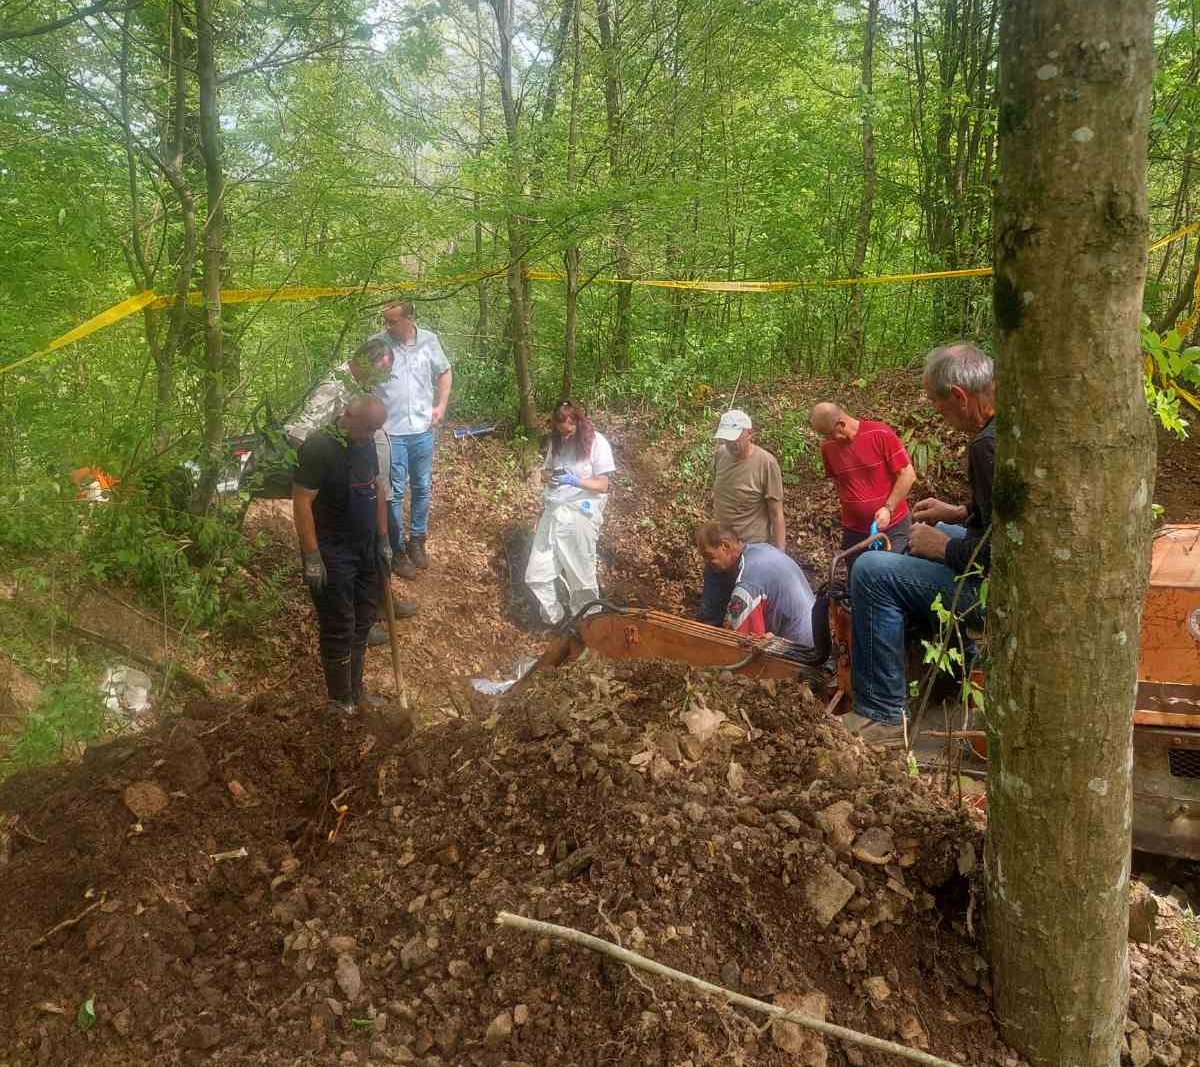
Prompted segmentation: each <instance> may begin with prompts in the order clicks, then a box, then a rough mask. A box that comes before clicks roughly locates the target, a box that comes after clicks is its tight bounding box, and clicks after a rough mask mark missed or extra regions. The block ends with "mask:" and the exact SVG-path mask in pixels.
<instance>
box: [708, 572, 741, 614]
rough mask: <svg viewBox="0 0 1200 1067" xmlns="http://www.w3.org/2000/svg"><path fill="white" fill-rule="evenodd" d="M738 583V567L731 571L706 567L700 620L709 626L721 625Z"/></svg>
mask: <svg viewBox="0 0 1200 1067" xmlns="http://www.w3.org/2000/svg"><path fill="white" fill-rule="evenodd" d="M736 585H737V568H736V567H735V568H734V569H733V570H731V571H714V570H713V569H712V568H711V567H705V568H704V592H703V593H702V594H701V600H700V621H701V622H706V623H708V625H709V626H721V625H722V624H723V623H724V622H725V610H726V608H728V607H729V598H730V597H731V596H733V590H734V587H735V586H736Z"/></svg>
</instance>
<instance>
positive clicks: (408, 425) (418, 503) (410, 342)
mask: <svg viewBox="0 0 1200 1067" xmlns="http://www.w3.org/2000/svg"><path fill="white" fill-rule="evenodd" d="M383 321H384V323H385V324H386V327H387V328H386V329H384V330H383V331H382V332H380V333H377V334H375V335H374V337H372V338H371V340H372V341H377V340H378V341H383V342H385V343H387V344H388V345H390V346H391V349H392V373H391V377H390V378H388V379H387V380H386V381H385V382H384V383H383V384H382V385H380V386H379V387H378V388H377V389H376V390H375V394H376V396H378V397H379V399H380V400H382V401H383V404H384V407H385V408H386V409H387V421H386V422H385V423H384V424H383V428H384V430H385V431H386V432H387V435H388V439H389V440H390V441H391V446H392V457H391V458H392V462H391V482H392V499H391V502H390V504H389V513H390V522H389V532H390V534H391V540H392V550H393V552H394V556H393V564H392V569H393V570H394V571H395V573H396V574H398V575H400V576H401V577H402V578H415V577H416V575H417V571H418V570H424V569H425V568H426V567H427V566H429V557H428V556H427V555H426V552H425V535H426V531H427V530H428V525H429V502H430V499H431V497H432V496H433V444H434V439H435V437H436V435H437V428H438V426H440V425H441V423H442V419H444V418H445V416H446V404H447V403H448V402H449V400H450V386H451V382H452V380H453V375H452V373H451V371H450V361H449V360H448V359H447V358H446V353H445V352H443V351H442V343H441V342H440V341H439V340H438V336H437V334H436V333H433V332H432V331H431V330H422V329H419V328H418V326H417V321H416V312H415V311H414V309H413V305H412V301H410V300H399V301H395V302H393V303H391V304H388V306H387V307H385V308H384V309H383ZM410 481H411V483H412V505H411V507H410V512H411V516H410V518H411V522H410V525H409V533H408V535H407V536H406V533H405V524H404V493H405V491H406V490H407V488H408V484H409V482H410Z"/></svg>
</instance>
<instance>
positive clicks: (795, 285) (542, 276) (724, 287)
mask: <svg viewBox="0 0 1200 1067" xmlns="http://www.w3.org/2000/svg"><path fill="white" fill-rule="evenodd" d="M991 273H992V268H991V267H970V268H968V269H965V270H935V271H928V272H926V273H923V274H867V275H863V276H862V277H859V278H818V279H812V280H804V281H793V282H736V281H682V280H681V281H671V280H665V279H662V278H593V279H592V281H591V284H593V285H641V286H645V287H647V288H652V289H692V290H695V291H697V292H705V293H781V292H786V291H788V290H792V289H813V288H822V287H826V286H837V285H893V284H895V283H897V282H923V281H928V280H929V279H932V278H984V277H987V276H988V275H990V274H991ZM528 276H529V278H530V280H531V281H537V282H561V281H566V275H565V274H561V273H559V272H558V271H552V270H531V271H529V272H528Z"/></svg>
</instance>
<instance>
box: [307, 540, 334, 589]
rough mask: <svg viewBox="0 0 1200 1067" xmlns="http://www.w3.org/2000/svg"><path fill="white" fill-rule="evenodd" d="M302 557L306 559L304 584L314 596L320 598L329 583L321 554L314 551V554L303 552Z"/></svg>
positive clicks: (317, 550) (316, 550)
mask: <svg viewBox="0 0 1200 1067" xmlns="http://www.w3.org/2000/svg"><path fill="white" fill-rule="evenodd" d="M301 556H302V558H303V559H304V584H305V585H307V586H308V590H309V592H310V593H312V594H313V596H320V594H321V593H322V591H323V590H324V589H325V583H326V582H328V581H329V575H328V574H327V573H326V571H325V561H324V560H323V559H322V558H321V552H320V550H319V549H314V550H313V551H312V552H302V553H301Z"/></svg>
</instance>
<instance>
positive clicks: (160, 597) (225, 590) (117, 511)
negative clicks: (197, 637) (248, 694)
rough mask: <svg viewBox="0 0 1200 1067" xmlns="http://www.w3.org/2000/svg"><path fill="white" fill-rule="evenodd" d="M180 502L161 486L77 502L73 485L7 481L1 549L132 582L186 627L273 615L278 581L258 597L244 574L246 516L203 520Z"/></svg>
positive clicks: (102, 579)
mask: <svg viewBox="0 0 1200 1067" xmlns="http://www.w3.org/2000/svg"><path fill="white" fill-rule="evenodd" d="M179 503H180V501H178V500H176V499H173V498H172V496H171V493H170V492H169V491H167V490H164V486H163V483H162V482H155V481H148V482H147V483H146V484H143V485H137V484H132V483H131V484H129V485H120V486H118V487H117V490H115V491H114V493H113V498H112V500H111V501H109V502H106V503H89V502H87V501H82V500H78V499H77V498H76V490H75V487H74V486H73V485H71V484H70V483H69V482H67V481H65V480H63V481H57V480H54V479H48V478H43V479H36V480H32V481H27V482H17V483H9V484H8V485H4V486H0V514H3V515H5V516H6V521H4V522H2V523H0V547H3V548H8V549H11V550H17V551H21V552H24V553H36V554H38V555H40V554H43V553H44V552H45V549H46V546H48V545H49V546H53V547H54V550H55V552H57V553H62V554H63V555H65V556H66V557H68V558H69V560H70V561H71V574H72V577H73V578H76V579H79V578H84V579H90V580H93V581H95V582H97V583H100V584H104V583H106V582H116V583H124V582H132V583H133V584H134V585H136V586H138V587H139V588H140V589H142V590H143V591H144V592H145V593H146V595H147V597H148V598H149V599H150V600H151V602H153V603H155V604H159V603H163V602H164V601H165V603H166V606H167V608H168V611H169V614H170V615H171V616H172V618H173V619H174V620H175V621H176V625H178V626H179V627H180V628H182V629H185V630H186V629H191V628H204V627H210V626H219V625H222V623H223V621H224V620H223V613H224V612H225V611H227V610H228V612H229V613H230V614H229V620H228V621H229V622H230V624H231V625H244V624H247V623H248V622H249V620H251V619H254V618H263V617H265V615H266V613H268V612H269V611H270V610H271V607H272V605H277V604H278V603H279V593H278V587H279V584H280V582H279V579H278V578H276V579H274V580H273V581H271V582H268V583H267V584H266V585H265V586H263V587H262V588H260V589H255V590H251V589H250V588H249V587H248V585H247V583H246V582H245V580H244V578H243V577H242V576H241V574H240V568H241V567H242V565H244V563H245V562H246V561H247V559H248V558H249V556H250V553H251V551H252V549H253V546H252V545H251V544H250V543H249V542H248V541H247V540H246V538H245V536H244V535H243V534H242V532H241V529H240V520H241V513H240V509H234V508H229V507H225V508H220V509H218V510H216V511H214V512H213V513H211V514H209V515H202V516H197V515H193V514H191V513H190V512H189V511H187V510H186V509H185V508H182V507H179V506H177V505H178V504H179ZM258 601H261V602H258Z"/></svg>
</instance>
